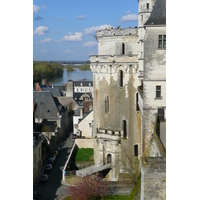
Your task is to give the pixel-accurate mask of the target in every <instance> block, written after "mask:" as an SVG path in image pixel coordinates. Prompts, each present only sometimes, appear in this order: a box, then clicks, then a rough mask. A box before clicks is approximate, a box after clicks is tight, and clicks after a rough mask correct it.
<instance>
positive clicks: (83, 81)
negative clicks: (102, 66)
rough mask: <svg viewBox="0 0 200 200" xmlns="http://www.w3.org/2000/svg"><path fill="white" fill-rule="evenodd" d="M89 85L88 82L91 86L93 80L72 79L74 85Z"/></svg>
mask: <svg viewBox="0 0 200 200" xmlns="http://www.w3.org/2000/svg"><path fill="white" fill-rule="evenodd" d="M81 83H82V86H89V83H90V84H91V85H90V86H93V81H89V80H85V79H83V80H80V81H74V86H81Z"/></svg>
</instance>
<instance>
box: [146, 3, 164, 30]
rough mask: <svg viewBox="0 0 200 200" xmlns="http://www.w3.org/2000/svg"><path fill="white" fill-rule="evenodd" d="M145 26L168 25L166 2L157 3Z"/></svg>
mask: <svg viewBox="0 0 200 200" xmlns="http://www.w3.org/2000/svg"><path fill="white" fill-rule="evenodd" d="M144 25H145V26H146V25H147V26H148V25H166V0H157V1H156V3H155V5H154V8H153V10H152V12H151V15H150V17H149V19H148V20H147V21H146V23H145V24H144Z"/></svg>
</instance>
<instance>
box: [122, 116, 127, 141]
mask: <svg viewBox="0 0 200 200" xmlns="http://www.w3.org/2000/svg"><path fill="white" fill-rule="evenodd" d="M122 123H123V137H124V138H126V137H127V127H126V120H123V122H122Z"/></svg>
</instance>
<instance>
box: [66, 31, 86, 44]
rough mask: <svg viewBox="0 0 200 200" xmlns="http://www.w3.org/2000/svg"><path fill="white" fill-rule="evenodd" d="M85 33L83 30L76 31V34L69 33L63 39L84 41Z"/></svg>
mask: <svg viewBox="0 0 200 200" xmlns="http://www.w3.org/2000/svg"><path fill="white" fill-rule="evenodd" d="M82 37H83V34H82V33H81V32H75V34H72V33H69V34H68V35H65V36H64V37H63V40H65V41H72V42H76V41H82Z"/></svg>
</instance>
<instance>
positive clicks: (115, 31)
mask: <svg viewBox="0 0 200 200" xmlns="http://www.w3.org/2000/svg"><path fill="white" fill-rule="evenodd" d="M137 34H138V29H137V28H125V29H121V28H109V27H108V28H107V29H103V30H98V31H97V32H96V37H97V38H98V37H107V36H127V35H135V36H137Z"/></svg>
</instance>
